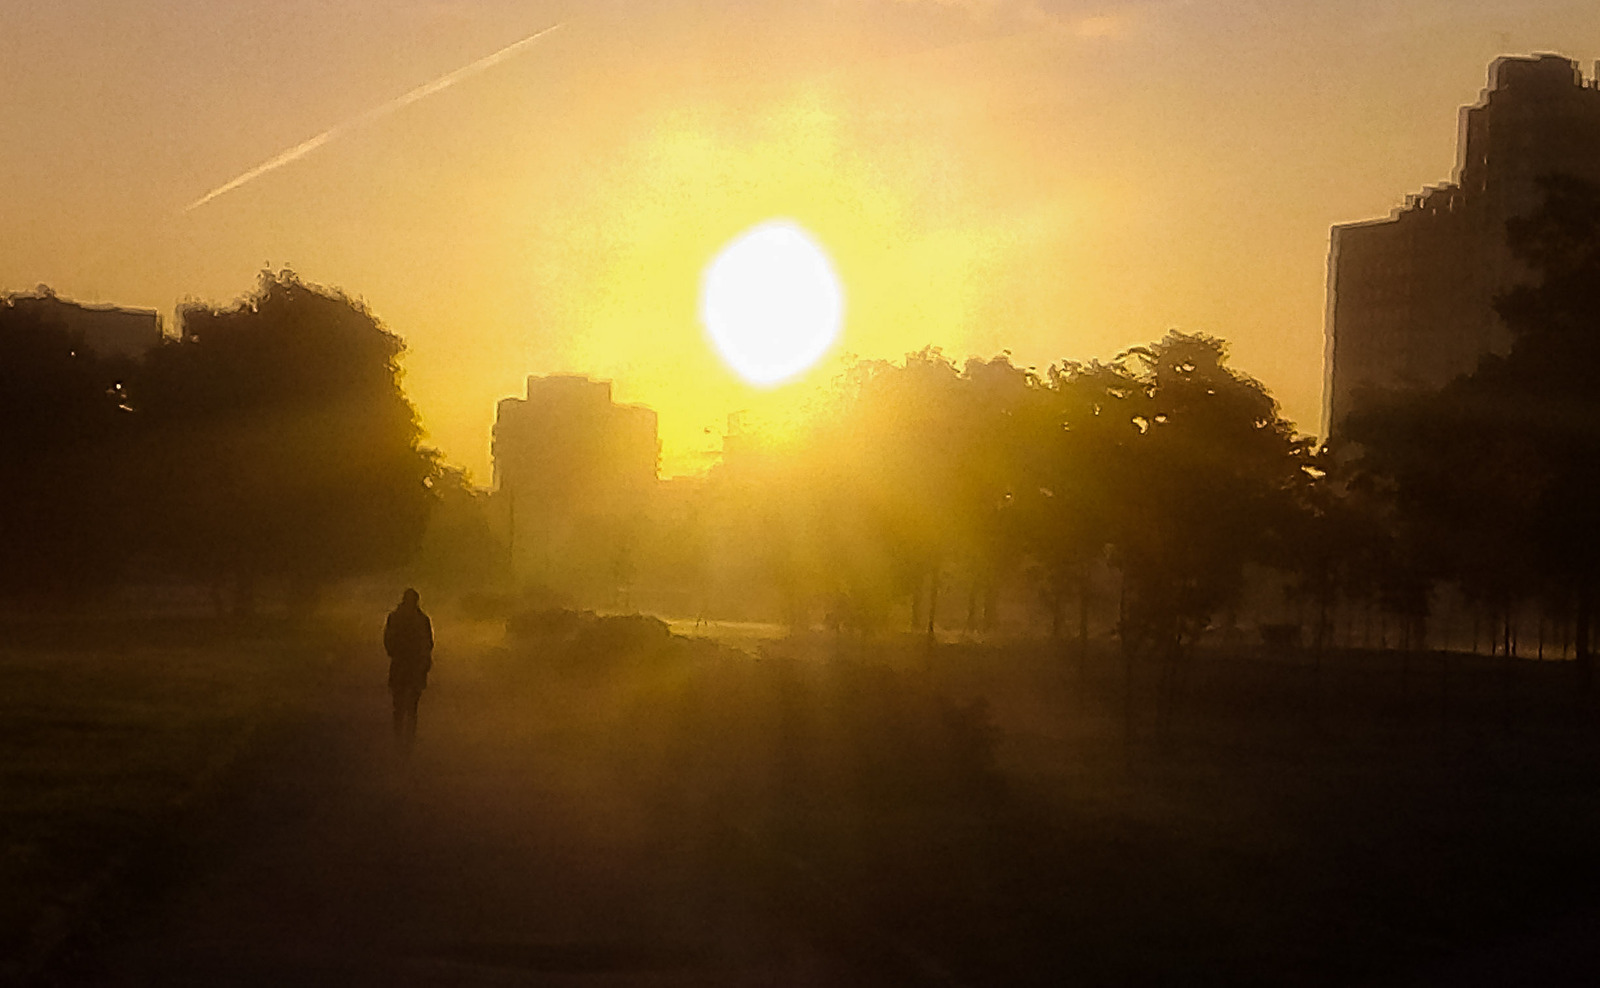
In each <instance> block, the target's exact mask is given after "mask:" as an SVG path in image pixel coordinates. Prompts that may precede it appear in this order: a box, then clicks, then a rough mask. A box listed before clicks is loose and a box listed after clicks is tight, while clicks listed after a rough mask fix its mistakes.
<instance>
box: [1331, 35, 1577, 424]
mask: <svg viewBox="0 0 1600 988" xmlns="http://www.w3.org/2000/svg"><path fill="white" fill-rule="evenodd" d="M1596 74H1597V76H1600V64H1597V66H1596ZM1460 134H1461V136H1460V141H1459V145H1458V148H1457V163H1456V169H1455V179H1454V181H1453V182H1451V183H1449V184H1445V185H1440V186H1436V187H1433V188H1429V189H1426V190H1424V191H1423V192H1421V193H1419V194H1417V195H1413V196H1409V197H1408V198H1407V199H1406V203H1405V205H1404V206H1403V207H1401V208H1399V209H1397V210H1395V211H1394V213H1392V214H1391V215H1390V216H1389V218H1388V219H1384V220H1370V221H1367V222H1363V223H1349V224H1344V225H1340V226H1335V227H1334V228H1333V238H1332V246H1331V251H1330V255H1329V264H1328V315H1327V326H1326V333H1327V343H1326V354H1325V362H1324V381H1323V399H1322V400H1323V422H1322V425H1323V431H1324V433H1325V434H1327V433H1330V432H1337V431H1338V429H1339V427H1340V424H1341V423H1342V422H1343V421H1344V418H1345V416H1346V415H1348V414H1349V412H1350V410H1351V408H1352V407H1354V406H1355V405H1356V404H1357V403H1359V402H1360V400H1361V395H1362V394H1363V392H1367V391H1388V390H1401V389H1423V390H1432V389H1436V388H1439V387H1442V386H1443V385H1444V384H1446V383H1447V382H1449V381H1450V380H1451V379H1453V378H1455V377H1458V376H1460V375H1461V374H1465V373H1469V372H1470V371H1472V370H1473V369H1474V368H1475V367H1476V366H1477V364H1478V361H1479V359H1481V358H1482V357H1483V355H1484V354H1486V353H1505V352H1506V351H1507V350H1509V349H1510V346H1511V338H1510V334H1509V332H1508V331H1507V329H1506V327H1505V326H1504V324H1503V323H1502V322H1501V320H1500V317H1499V316H1498V315H1497V314H1496V312H1495V309H1494V300H1495V297H1496V296H1498V295H1499V294H1501V293H1502V292H1504V291H1506V290H1507V289H1508V288H1510V287H1511V286H1512V285H1514V284H1515V283H1516V282H1517V281H1518V280H1520V278H1521V277H1522V274H1523V272H1520V271H1519V270H1518V266H1517V264H1516V263H1515V261H1514V260H1513V259H1512V257H1511V255H1510V252H1509V251H1508V249H1507V246H1506V221H1507V220H1509V219H1511V218H1513V217H1516V216H1521V215H1526V214H1527V213H1529V212H1531V211H1532V210H1533V209H1535V208H1537V206H1538V205H1539V201H1540V188H1539V181H1540V179H1541V178H1543V177H1545V176H1547V175H1552V174H1565V175H1572V176H1576V177H1579V178H1584V179H1588V180H1590V181H1596V182H1600V83H1597V81H1596V80H1595V79H1586V78H1584V76H1583V73H1582V72H1581V71H1580V70H1579V68H1578V66H1577V63H1575V62H1573V61H1571V60H1569V59H1566V58H1563V57H1561V56H1559V55H1549V54H1541V55H1535V56H1533V57H1530V58H1522V57H1516V58H1513V57H1507V58H1500V59H1497V60H1496V61H1495V62H1494V64H1493V65H1492V66H1491V67H1490V69H1489V88H1488V89H1486V90H1484V93H1483V98H1482V99H1481V100H1480V101H1479V102H1478V104H1477V105H1475V106H1469V107H1463V108H1462V111H1461V130H1460Z"/></svg>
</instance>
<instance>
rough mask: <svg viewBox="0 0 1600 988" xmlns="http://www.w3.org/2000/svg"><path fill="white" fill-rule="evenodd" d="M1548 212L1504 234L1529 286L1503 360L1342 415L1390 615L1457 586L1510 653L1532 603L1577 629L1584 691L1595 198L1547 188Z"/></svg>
mask: <svg viewBox="0 0 1600 988" xmlns="http://www.w3.org/2000/svg"><path fill="white" fill-rule="evenodd" d="M1544 191H1545V204H1544V207H1543V208H1542V209H1541V210H1539V211H1538V212H1536V213H1534V214H1532V215H1531V216H1528V217H1525V218H1522V219H1518V220H1514V221H1512V222H1511V223H1510V225H1509V230H1508V234H1509V238H1510V246H1511V249H1512V252H1513V254H1514V255H1515V256H1516V257H1517V258H1518V259H1519V260H1520V261H1521V262H1522V263H1523V264H1524V265H1525V266H1526V267H1527V269H1528V271H1529V273H1530V276H1531V277H1530V280H1529V282H1528V283H1527V284H1524V285H1523V286H1521V287H1518V288H1516V289H1515V290H1513V291H1511V292H1509V293H1507V294H1506V295H1504V296H1503V297H1502V298H1501V299H1500V300H1499V302H1498V308H1499V311H1500V315H1501V317H1502V319H1503V320H1504V322H1505V323H1506V325H1507V326H1508V327H1509V328H1510V330H1511V331H1512V334H1513V337H1514V344H1513V346H1512V349H1511V351H1510V353H1509V354H1507V355H1505V356H1491V357H1488V358H1486V359H1485V360H1484V361H1483V362H1482V363H1481V364H1480V365H1479V367H1478V369H1477V370H1476V371H1475V372H1474V373H1472V374H1469V375H1466V376H1463V377H1461V378H1458V379H1456V380H1455V381H1453V382H1451V383H1450V384H1449V385H1447V386H1446V387H1445V388H1444V389H1442V391H1440V392H1439V393H1437V394H1395V395H1388V396H1375V397H1374V400H1371V401H1370V402H1369V403H1368V404H1367V406H1366V408H1365V409H1364V410H1362V411H1360V412H1358V413H1357V414H1355V415H1353V416H1352V417H1351V421H1350V423H1349V426H1348V429H1347V432H1348V437H1349V439H1350V440H1352V441H1353V442H1355V443H1357V444H1359V448H1360V457H1359V459H1357V460H1355V461H1354V462H1353V463H1352V464H1351V469H1350V471H1349V472H1350V473H1351V474H1352V475H1353V477H1354V480H1355V482H1356V483H1359V484H1365V485H1366V490H1365V491H1362V492H1361V493H1363V494H1364V495H1365V497H1366V499H1367V500H1368V501H1371V502H1375V503H1377V504H1378V505H1379V506H1381V508H1382V510H1383V511H1384V515H1383V520H1384V521H1385V522H1386V529H1385V534H1386V535H1388V537H1389V539H1390V542H1389V546H1390V548H1389V552H1388V553H1387V556H1388V559H1387V561H1386V569H1387V570H1388V573H1389V580H1388V582H1389V583H1390V584H1391V585H1392V586H1395V587H1397V588H1399V592H1397V593H1394V594H1393V595H1392V596H1393V597H1394V600H1395V602H1396V604H1397V606H1398V609H1400V610H1402V611H1403V612H1405V613H1408V614H1410V615H1412V616H1413V617H1421V616H1425V614H1426V606H1427V594H1426V588H1427V587H1428V586H1430V585H1432V584H1434V583H1436V582H1438V581H1440V580H1452V581H1455V582H1456V583H1457V584H1458V585H1459V586H1460V587H1461V589H1462V591H1463V593H1464V595H1465V596H1466V597H1467V598H1468V599H1469V600H1471V601H1473V602H1474V603H1475V604H1476V605H1477V606H1478V607H1479V608H1480V609H1482V610H1484V611H1487V612H1489V613H1491V614H1493V615H1495V616H1496V617H1497V619H1498V623H1499V625H1500V631H1501V635H1502V636H1503V638H1504V642H1503V644H1502V647H1503V648H1509V647H1510V641H1509V639H1510V638H1511V636H1512V635H1513V634H1514V627H1513V620H1514V618H1513V616H1514V615H1515V614H1516V613H1517V612H1518V611H1519V610H1521V609H1523V608H1525V607H1527V606H1529V605H1532V606H1534V607H1537V608H1538V610H1539V611H1540V613H1541V614H1549V615H1553V616H1555V617H1556V618H1557V619H1558V620H1560V621H1562V622H1563V623H1564V622H1565V621H1567V620H1569V619H1570V620H1571V621H1572V623H1573V625H1574V631H1573V641H1574V643H1575V645H1576V653H1577V658H1578V664H1579V667H1580V668H1581V669H1582V671H1583V675H1584V677H1585V681H1586V682H1587V681H1588V680H1589V679H1590V678H1591V677H1592V662H1591V656H1590V647H1589V637H1590V627H1591V624H1592V622H1593V606H1594V594H1595V591H1596V589H1597V587H1596V583H1597V576H1600V574H1597V565H1600V511H1597V510H1596V503H1595V498H1596V492H1597V491H1600V386H1597V385H1596V376H1595V369H1596V368H1597V367H1600V189H1597V188H1596V187H1595V186H1593V185H1591V184H1588V183H1584V182H1580V181H1577V180H1573V179H1565V178H1552V179H1549V180H1547V181H1546V182H1545V183H1544Z"/></svg>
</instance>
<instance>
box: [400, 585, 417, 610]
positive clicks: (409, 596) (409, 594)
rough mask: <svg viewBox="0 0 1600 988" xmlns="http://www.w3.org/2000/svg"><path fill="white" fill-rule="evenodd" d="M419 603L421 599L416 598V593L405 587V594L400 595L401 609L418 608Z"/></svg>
mask: <svg viewBox="0 0 1600 988" xmlns="http://www.w3.org/2000/svg"><path fill="white" fill-rule="evenodd" d="M421 603H422V598H421V597H420V596H418V595H417V592H416V591H415V590H413V589H411V588H410V587H406V592H405V593H403V594H401V595H400V606H401V607H418V606H420V605H421Z"/></svg>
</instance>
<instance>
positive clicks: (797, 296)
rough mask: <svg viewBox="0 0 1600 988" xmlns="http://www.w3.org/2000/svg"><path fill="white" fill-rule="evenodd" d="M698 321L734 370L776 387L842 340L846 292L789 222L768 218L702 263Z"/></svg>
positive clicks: (824, 257) (820, 253)
mask: <svg viewBox="0 0 1600 988" xmlns="http://www.w3.org/2000/svg"><path fill="white" fill-rule="evenodd" d="M700 320H701V322H702V323H704V324H705V328H706V334H707V335H708V336H709V337H710V338H711V343H712V345H713V346H714V347H716V350H717V353H718V354H720V355H721V356H722V359H723V360H724V361H725V362H726V363H727V364H728V366H729V367H731V368H733V371H734V373H736V374H738V375H739V376H740V377H742V378H744V379H745V380H746V381H748V382H750V383H751V384H754V385H756V386H758V387H766V388H770V387H774V386H776V385H778V384H782V383H783V382H784V381H787V380H789V379H790V378H793V377H795V376H797V375H799V374H801V373H803V372H804V371H806V370H807V369H808V368H810V367H811V366H812V365H813V364H815V363H816V362H817V361H818V360H820V359H821V358H822V355H823V354H825V353H827V352H828V348H829V347H831V346H833V343H834V341H835V340H837V339H838V338H839V330H840V328H841V327H842V326H843V323H844V290H843V288H842V287H841V286H840V284H839V276H838V274H836V273H835V272H834V269H833V262H832V261H830V260H829V259H828V254H827V252H826V251H825V250H823V249H822V245H821V244H819V243H818V242H817V240H816V238H814V237H813V236H811V234H810V233H808V232H806V230H805V228H804V227H802V226H800V224H798V223H796V222H794V221H793V220H783V219H777V220H768V221H767V222H765V223H761V224H758V225H756V226H753V227H751V228H750V229H748V230H746V231H745V232H743V233H741V234H739V235H738V236H737V237H735V238H733V239H732V240H731V241H729V242H728V244H727V246H725V247H723V248H722V250H721V251H719V252H718V253H717V256H716V257H715V258H713V259H712V261H711V263H710V264H709V265H707V266H706V270H705V275H704V277H703V278H702V279H701V283H700Z"/></svg>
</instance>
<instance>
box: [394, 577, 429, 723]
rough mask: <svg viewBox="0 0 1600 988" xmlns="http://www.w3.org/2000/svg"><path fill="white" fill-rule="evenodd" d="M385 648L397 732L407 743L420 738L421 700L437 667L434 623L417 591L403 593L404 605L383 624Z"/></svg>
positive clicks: (401, 604) (401, 601)
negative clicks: (434, 652) (418, 717)
mask: <svg viewBox="0 0 1600 988" xmlns="http://www.w3.org/2000/svg"><path fill="white" fill-rule="evenodd" d="M383 650H384V651H385V652H388V653H389V692H390V693H392V694H393V695H394V735H395V737H397V738H399V739H400V740H401V741H404V742H405V743H406V744H410V743H411V742H412V741H414V740H416V737H417V701H418V700H420V699H422V691H423V690H425V689H427V687H428V670H429V669H432V668H433V622H432V621H430V620H428V615H426V614H424V613H422V608H421V607H420V606H419V598H418V596H417V592H416V591H415V590H411V589H407V590H406V592H405V593H403V594H401V595H400V605H399V606H398V607H396V608H395V609H394V610H393V611H390V612H389V619H388V620H387V621H385V622H384V624H383Z"/></svg>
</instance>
